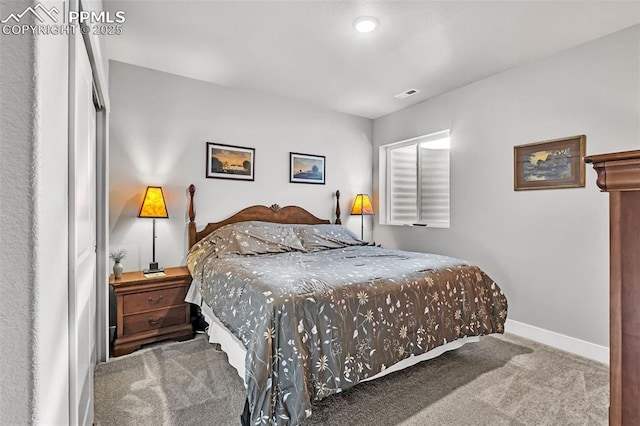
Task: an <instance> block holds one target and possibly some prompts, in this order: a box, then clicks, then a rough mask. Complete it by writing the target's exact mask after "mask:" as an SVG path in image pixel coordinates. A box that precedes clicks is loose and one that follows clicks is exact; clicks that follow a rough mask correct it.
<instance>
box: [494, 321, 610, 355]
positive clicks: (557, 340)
mask: <svg viewBox="0 0 640 426" xmlns="http://www.w3.org/2000/svg"><path fill="white" fill-rule="evenodd" d="M504 329H505V331H506V332H507V333H511V334H515V335H516V336H520V337H524V338H525V339H529V340H533V341H536V342H539V343H542V344H545V345H548V346H551V347H554V348H556V349H560V350H562V351H566V352H571V353H572V354H576V355H580V356H583V357H585V358H589V359H592V360H594V361H598V362H601V363H603V364H607V365H609V348H608V347H606V346H600V345H596V344H595V343H591V342H587V341H584V340H580V339H576V338H575V337H570V336H565V335H564V334H560V333H556V332H554V331H549V330H545V329H544V328H539V327H535V326H533V325H529V324H525V323H522V322H519V321H514V320H511V319H507V322H506V323H505V326H504Z"/></svg>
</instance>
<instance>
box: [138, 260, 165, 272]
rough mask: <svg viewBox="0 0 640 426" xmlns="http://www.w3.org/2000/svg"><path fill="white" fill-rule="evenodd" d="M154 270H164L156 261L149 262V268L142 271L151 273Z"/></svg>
mask: <svg viewBox="0 0 640 426" xmlns="http://www.w3.org/2000/svg"><path fill="white" fill-rule="evenodd" d="M155 272H164V268H160V267H158V262H151V263H149V269H145V270H143V271H142V273H143V274H153V273H155Z"/></svg>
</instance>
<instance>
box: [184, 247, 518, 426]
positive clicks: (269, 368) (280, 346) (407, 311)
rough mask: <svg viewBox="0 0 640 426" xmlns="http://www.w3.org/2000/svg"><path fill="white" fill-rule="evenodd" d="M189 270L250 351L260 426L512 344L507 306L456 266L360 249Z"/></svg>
mask: <svg viewBox="0 0 640 426" xmlns="http://www.w3.org/2000/svg"><path fill="white" fill-rule="evenodd" d="M190 267H191V268H192V273H193V276H194V280H196V281H197V282H198V283H199V285H200V287H201V293H202V296H203V299H204V301H205V302H206V303H207V304H209V305H210V306H211V308H212V310H213V312H214V313H215V314H216V316H217V317H218V318H219V319H220V320H221V321H222V322H223V323H224V324H225V325H226V326H227V327H228V328H229V330H231V332H233V333H234V334H235V335H236V336H237V337H238V338H239V339H240V340H241V341H242V342H243V344H244V346H245V347H246V348H247V358H246V360H245V364H246V375H247V376H246V378H245V382H246V383H247V398H248V401H249V405H250V410H251V422H252V424H256V425H257V424H276V425H289V424H291V425H295V424H299V423H300V422H302V421H303V420H304V419H305V418H306V417H308V416H310V415H311V412H312V403H313V401H314V400H317V399H321V398H324V397H326V396H328V395H331V394H334V393H336V392H338V391H340V390H344V389H347V388H350V387H351V386H353V385H355V384H357V383H358V382H360V381H362V380H363V379H366V378H369V377H371V376H374V375H376V374H377V373H379V372H380V371H383V370H384V369H385V368H387V367H389V366H391V365H393V364H394V363H396V362H398V361H400V360H402V359H404V358H407V357H409V356H412V355H419V354H422V353H424V352H426V351H428V350H431V349H433V348H435V347H437V346H440V345H443V344H446V343H448V342H451V341H453V340H456V339H459V338H461V337H464V336H480V335H486V334H490V333H502V332H503V331H504V322H505V320H506V317H507V300H506V298H505V297H504V295H503V293H502V291H501V290H500V288H499V287H498V285H497V284H496V283H494V282H493V281H492V280H491V279H490V278H489V277H488V276H487V275H486V274H485V273H484V272H483V271H482V270H480V269H479V268H478V267H476V266H472V265H469V264H467V263H466V262H464V261H460V260H457V259H454V258H450V257H445V256H439V255H433V254H425V253H413V252H405V251H399V250H388V249H381V248H378V247H371V246H353V247H345V248H337V249H331V250H324V251H316V252H313V253H307V252H302V251H292V252H286V253H278V254H262V255H257V256H231V257H223V258H220V257H217V256H216V255H215V249H212V248H211V247H209V249H207V250H201V252H200V254H199V256H198V258H197V259H193V261H192V262H191V265H190Z"/></svg>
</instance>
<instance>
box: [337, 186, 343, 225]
mask: <svg viewBox="0 0 640 426" xmlns="http://www.w3.org/2000/svg"><path fill="white" fill-rule="evenodd" d="M336 225H342V220H341V219H340V190H339V189H338V190H336Z"/></svg>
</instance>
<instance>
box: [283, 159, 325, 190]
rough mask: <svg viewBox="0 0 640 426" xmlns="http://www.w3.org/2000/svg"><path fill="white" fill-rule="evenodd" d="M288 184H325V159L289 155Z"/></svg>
mask: <svg viewBox="0 0 640 426" xmlns="http://www.w3.org/2000/svg"><path fill="white" fill-rule="evenodd" d="M289 182H292V183H317V184H321V185H324V182H325V158H324V156H323V155H310V154H300V153H298V152H290V153H289Z"/></svg>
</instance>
